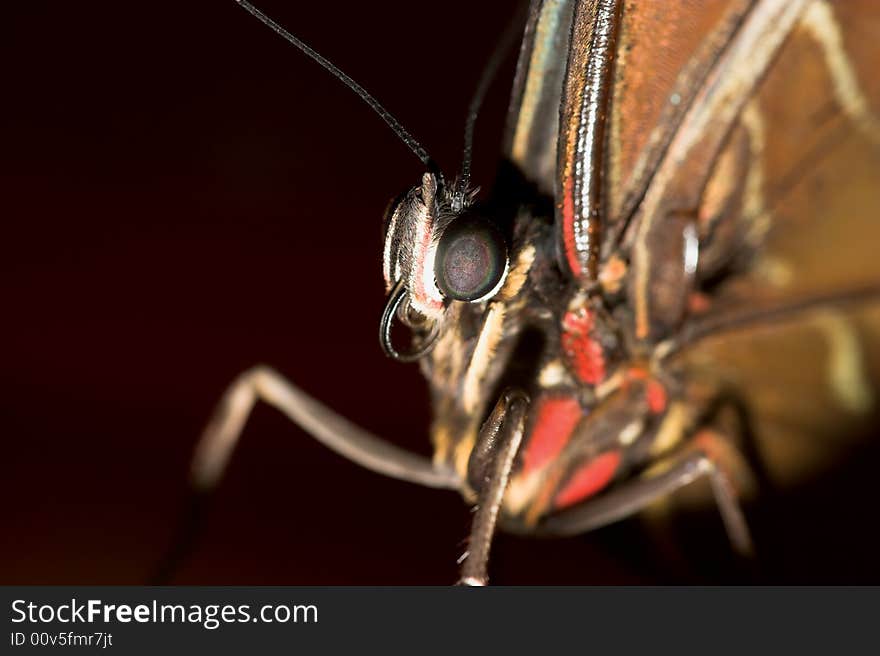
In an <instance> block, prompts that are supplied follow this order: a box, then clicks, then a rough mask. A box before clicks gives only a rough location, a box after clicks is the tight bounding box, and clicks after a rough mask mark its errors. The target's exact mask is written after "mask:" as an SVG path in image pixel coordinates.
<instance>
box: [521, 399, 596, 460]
mask: <svg viewBox="0 0 880 656" xmlns="http://www.w3.org/2000/svg"><path fill="white" fill-rule="evenodd" d="M582 416H583V411H582V410H581V405H580V403H578V401H577V399H575V398H572V397H570V396H566V397H562V398H546V399H543V400H542V401H540V404H539V406H538V412H537V419H536V420H535V424H534V427H533V428H532V434H531V436H530V437H529V443H528V446H526V452H525V455H524V456H523V474H529V473H530V472H532V471H534V470H536V469H538V468H539V467H542V466H543V465H544V464H546V463H548V462H550V461H551V460H553V459H554V458H556V456H558V455H559V453H560V452H561V451H562V449H563V447H565V444H566V443H567V442H568V440H569V438H570V437H571V434H572V431H574V427H575V426H577V423H578V422H579V421H580V420H581V417H582Z"/></svg>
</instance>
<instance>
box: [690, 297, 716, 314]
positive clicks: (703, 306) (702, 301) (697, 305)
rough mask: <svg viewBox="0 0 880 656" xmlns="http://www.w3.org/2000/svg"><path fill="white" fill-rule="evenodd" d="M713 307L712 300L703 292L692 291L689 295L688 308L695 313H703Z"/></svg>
mask: <svg viewBox="0 0 880 656" xmlns="http://www.w3.org/2000/svg"><path fill="white" fill-rule="evenodd" d="M710 307H712V301H711V299H710V298H709V296H708V295H706V294H703V293H701V292H692V293H691V294H690V295H689V296H688V310H690V311H691V312H692V313H693V314H703V313H704V312H708V311H709V308H710Z"/></svg>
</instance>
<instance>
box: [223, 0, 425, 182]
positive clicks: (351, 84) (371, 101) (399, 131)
mask: <svg viewBox="0 0 880 656" xmlns="http://www.w3.org/2000/svg"><path fill="white" fill-rule="evenodd" d="M235 1H236V2H237V3H238V4H240V5H241V6H242V8H244V9H245V11H247V12H248V13H249V14H251V15H252V16H254V17H255V18H256V19H258V20H259V21H260V22H262V23H263V24H264V25H266V26H267V27H269V28H270V29H271V30H272V31H274V32H275V33H276V34H278V35H279V36H281V37H282V38H284V39H285V40H286V41H287V42H289V43H291V44H293V45H294V46H296V47H297V48H299V49H300V50H301V51H302V52H304V53H305V54H306V55H308V56H309V57H311V58H312V59H313V60H314V61H316V62H317V63H319V64H320V65H321V66H323V67H324V69H326V70H327V71H329V72H330V74H331V75H333V76H334V77H335V78H336V79H338V80H339V81H341V82H342V83H343V84H344V85H345V86H347V87H348V88H349V89H351V90H352V91H354V92H355V93H356V94H357V95H358V96H359V97H360V99H361V100H363V101H364V102H365V103H367V104H368V105H369V106H370V107H371V108H372V110H373V111H374V112H376V113H377V114H378V115H379V116H380V117H381V118H382V120H383V121H385V122H386V123H387V124H388V125H389V126H390V127H391V129H392V130H394V134H396V135H397V136H398V137H400V140H401V141H403V143H405V144H406V145H407V146H408V147H409V149H410V150H411V151H413V152H414V153H415V155H416V157H418V158H419V159H420V160H422V163H423V164H424V165H425V166H426V167H427V168H428V169H429V170H430V171H432V172H434V173H439V170H438V168H437V165H436V164H435V163H434V160H433V159H431V156H430V155H428V152H427V151H426V150H425V149H424V148H422V146H421V144H420V143H419V142H418V141H416V140H415V139H413V137H412V135H410V133H409V132H407V131H406V129H405V128H404V127H403V126H402V125H401V124H400V123H399V122H398V120H397V119H396V118H394V117H393V116H392V115H391V114H390V113H388V110H386V109H385V108H384V107H382V105H380V104H379V101H378V100H376V99H375V98H373V96H371V95H370V94H369V93H367V91H366V89H364V88H363V87H362V86H361V85H360V84H358V83H357V82H355V81H354V80H352V79H351V78H350V77H348V75H346V74H345V73H343V72H342V71H341V70H339V69H338V68H337V67H336V66H335V65H334V64H333V63H332V62H330V61H329V60H328V59H327V58H325V57H322V56H321V55H319V54H318V53H317V52H316V51H314V50H312V49H311V48H310V47H309V46H308V45H306V44H305V43H303V42H302V41H301V40H299V39H298V38H296V37H295V36H293V34H291V33H290V32H288V31H287V30H286V29H284V28H283V27H281V25H279V24H278V23H276V22H275V21H274V20H272V19H271V18H269V17H268V16H267V15H266V14H264V13H263V12H262V11H260V10H259V9H257V8H256V7H254V6H253V5H252V4H251V3H250V2H248V1H247V0H235Z"/></svg>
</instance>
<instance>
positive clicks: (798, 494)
mask: <svg viewBox="0 0 880 656" xmlns="http://www.w3.org/2000/svg"><path fill="white" fill-rule="evenodd" d="M260 6H261V7H262V8H264V9H265V10H266V11H267V12H269V13H270V14H271V15H272V16H273V17H275V18H276V19H277V20H278V21H279V22H281V23H282V24H284V25H286V26H288V27H289V28H290V29H292V30H293V31H294V32H295V33H296V34H298V35H299V36H301V37H302V38H303V39H305V40H306V41H307V42H308V43H310V44H311V45H312V46H313V47H315V48H316V49H317V50H318V51H319V52H321V53H322V54H324V55H325V56H327V57H328V58H330V59H331V60H332V61H334V62H335V63H336V64H338V65H339V66H340V67H341V68H342V69H343V70H345V71H346V72H347V73H349V74H350V75H351V76H352V77H353V78H354V79H356V80H358V81H359V82H360V83H361V84H363V85H364V86H365V87H366V88H367V89H368V90H370V92H371V93H373V94H374V95H375V96H376V97H377V98H378V99H380V101H381V102H382V103H383V104H385V105H386V106H387V107H388V109H389V110H390V111H391V112H392V113H394V114H395V115H396V116H397V118H398V119H399V120H400V121H401V122H402V123H403V124H404V125H405V126H406V128H407V129H408V130H409V131H411V132H412V133H413V134H414V135H415V136H416V137H417V138H418V139H419V140H420V141H421V142H422V143H423V144H424V145H425V146H426V147H427V149H428V150H429V151H430V152H431V153H432V155H433V156H434V157H435V159H437V160H438V161H439V162H440V164H441V166H443V168H444V169H445V170H447V171H453V170H455V169H456V167H457V166H458V163H459V158H460V149H461V146H460V144H461V132H462V126H463V121H464V116H465V110H466V107H467V103H468V101H469V98H470V94H471V92H472V90H473V89H474V87H475V85H476V82H477V79H478V77H479V75H480V72H481V69H482V66H483V63H484V61H485V60H486V58H487V57H488V54H489V53H490V52H491V50H492V48H493V46H494V44H495V42H496V40H497V38H498V37H499V35H500V34H501V32H502V31H503V29H504V28H505V26H506V24H507V21H508V20H509V15H510V14H511V13H512V10H510V11H508V10H505V9H504V8H503V6H502V5H501V3H474V2H472V1H471V2H468V1H466V0H443V1H442V2H436V3H412V2H406V1H403V0H394V1H387V0H383V1H382V2H371V3H343V4H342V5H340V3H329V2H327V3H302V2H285V1H283V0H261V1H260ZM0 32H2V39H0V49H2V57H0V60H2V61H3V62H4V65H3V69H4V70H3V83H4V90H3V98H4V101H3V104H2V108H0V112H2V114H3V117H2V118H3V120H2V126H3V127H2V129H3V140H2V148H0V166H2V195H0V203H2V207H3V213H2V216H3V227H4V230H3V233H4V234H3V238H2V240H0V248H2V251H3V254H2V261H0V267H2V276H0V298H2V302H3V321H2V327H0V331H2V341H0V344H2V351H3V357H2V362H3V364H2V367H0V385H2V396H0V398H2V401H0V435H2V448H3V457H2V463H3V473H2V476H0V504H2V505H0V521H2V525H3V530H2V535H3V540H2V543H0V583H6V584H10V583H95V584H97V583H113V584H123V583H125V584H137V583H145V582H147V581H148V580H150V576H151V574H152V573H153V572H154V571H155V568H156V567H157V566H158V564H159V562H160V561H161V559H162V557H163V554H164V553H166V552H167V550H168V548H169V545H170V544H171V543H172V541H173V539H174V538H173V536H174V534H175V531H176V529H177V527H178V526H179V525H180V524H181V522H182V521H183V518H184V517H185V515H186V499H187V496H186V491H187V489H186V480H187V473H188V461H189V458H190V455H191V452H192V449H193V446H194V444H195V441H196V439H197V437H198V435H199V432H200V430H201V428H202V426H203V424H204V422H205V421H206V419H207V418H208V416H209V414H210V412H211V410H212V408H213V406H214V404H215V402H216V401H217V399H218V398H219V396H220V394H221V393H222V391H223V390H224V388H225V386H226V385H227V384H228V383H229V382H230V381H231V380H232V379H233V377H234V376H236V375H237V374H238V373H239V372H241V371H242V370H244V369H246V368H248V367H250V366H252V365H254V364H256V363H261V362H262V363H267V364H271V365H272V366H274V367H276V368H277V369H278V370H280V371H281V372H283V373H284V374H285V375H287V376H288V377H289V378H291V379H292V380H293V381H295V382H296V383H297V384H298V385H300V386H301V387H303V388H304V389H306V390H307V391H309V392H310V393H311V394H313V395H315V396H316V397H318V398H319V399H321V400H323V401H325V402H328V403H330V404H331V405H332V406H334V407H335V408H337V409H338V410H339V411H341V412H342V413H344V414H345V415H346V416H347V417H349V418H351V419H353V420H355V421H357V422H358V423H360V424H362V425H363V426H365V427H367V428H368V429H370V430H372V431H374V432H376V433H378V434H380V435H384V436H387V437H388V438H389V439H391V440H393V441H394V442H396V443H398V444H401V445H404V446H407V447H410V448H412V449H414V450H418V451H421V452H423V453H428V452H429V445H428V440H427V425H428V421H429V411H428V410H429V409H428V399H427V393H426V388H425V385H424V383H423V381H422V379H421V377H420V374H419V373H418V369H417V367H415V366H413V365H409V366H407V365H401V364H397V363H394V362H391V361H390V360H388V359H386V358H385V357H384V356H383V355H382V353H381V351H380V349H379V345H378V342H377V327H378V320H379V315H380V312H381V310H382V305H383V301H384V298H383V285H382V280H381V270H380V258H381V233H380V231H381V220H382V214H383V211H384V209H385V206H386V204H387V202H388V201H389V200H390V199H391V198H392V197H393V196H394V195H396V194H397V193H399V192H400V191H402V190H403V189H405V188H407V187H408V186H409V185H412V184H413V183H414V182H416V181H417V180H418V179H419V176H420V175H421V172H422V168H421V164H420V163H419V162H418V160H417V159H415V158H414V157H413V156H412V155H411V154H410V153H409V152H408V151H407V150H406V148H405V147H404V146H403V145H402V144H401V143H399V142H398V141H397V140H396V139H395V138H394V136H393V135H392V133H391V132H390V130H388V128H387V127H386V126H385V125H384V124H383V123H382V122H381V121H380V120H379V119H378V118H377V117H376V116H375V115H374V114H372V113H371V112H370V111H369V110H368V109H367V108H366V106H365V105H364V104H363V103H362V102H361V101H359V100H358V99H357V98H356V97H354V96H353V95H352V94H351V93H350V92H349V91H348V90H346V89H345V88H344V87H343V86H342V85H341V84H339V83H338V82H337V81H335V80H334V79H332V78H331V77H330V76H329V75H328V74H327V73H325V72H324V71H322V70H321V69H320V68H319V67H318V66H316V65H315V64H314V63H312V62H311V61H309V60H307V59H306V58H305V57H304V56H302V55H301V54H300V53H299V52H297V51H296V50H294V49H293V48H292V47H290V46H288V45H286V44H285V43H284V42H282V41H281V40H280V39H279V38H278V37H276V36H275V35H274V34H272V33H271V32H269V31H268V30H267V29H266V28H265V27H263V26H262V25H260V24H259V23H257V22H256V21H255V20H254V19H253V18H251V17H250V16H248V15H247V14H246V13H245V12H243V11H242V10H241V9H240V8H239V7H237V6H236V4H235V3H234V2H233V1H232V0H228V1H218V0H211V1H210V2H208V1H207V0H201V1H190V2H185V3H175V4H161V3H160V4H156V3H134V4H132V3H118V2H110V1H99V0H95V1H93V2H89V3H70V2H41V1H39V0H31V1H30V2H27V3H13V4H11V5H9V6H8V7H6V8H5V11H4V18H3V20H2V24H0ZM513 64H514V62H513V59H512V58H511V59H510V60H509V61H508V62H507V64H506V66H505V67H504V68H503V70H502V72H501V74H500V76H499V79H498V82H497V84H496V85H495V87H494V89H493V90H492V92H491V94H490V96H489V98H488V101H487V105H486V108H485V111H484V112H483V114H482V115H481V117H480V120H479V122H478V125H477V140H476V160H475V175H474V180H475V181H477V182H480V181H482V183H483V184H484V186H486V187H488V186H489V185H490V184H491V180H492V178H493V174H494V170H495V167H496V165H497V154H498V153H499V149H500V145H499V143H500V136H501V129H502V122H503V116H504V112H505V108H506V102H507V94H508V92H509V87H510V81H511V78H512V74H513ZM865 444H866V445H865V447H864V448H863V449H862V450H860V451H858V452H857V453H854V454H853V456H852V458H850V459H849V461H847V462H845V463H843V464H842V465H841V467H840V468H839V469H837V470H835V471H834V472H832V473H831V474H829V476H827V477H824V478H822V479H817V480H815V481H814V482H813V483H811V484H810V485H807V486H805V487H804V488H801V489H797V490H792V491H789V492H788V493H786V494H785V495H784V496H783V497H781V498H773V499H770V500H766V501H765V503H762V504H760V505H756V506H754V507H751V508H749V509H748V511H749V518H750V520H751V522H752V527H753V531H754V535H755V539H756V542H757V544H758V547H759V550H760V551H761V553H762V561H761V567H760V573H759V574H757V575H756V574H755V572H754V571H753V570H751V569H750V568H747V567H746V568H744V567H743V566H742V565H741V564H740V563H738V562H737V561H735V560H734V558H733V556H732V555H731V554H730V551H729V549H728V547H727V544H726V539H725V537H724V533H723V530H722V528H721V524H720V520H719V519H718V517H717V516H716V515H715V514H714V513H706V514H703V515H692V516H691V515H689V516H686V517H679V518H678V519H676V520H675V522H674V523H673V524H672V526H671V528H670V530H669V533H668V534H667V535H666V536H665V538H664V539H662V540H660V541H658V540H656V539H655V537H654V533H653V532H649V531H646V530H644V528H643V526H642V524H641V523H640V522H639V521H637V520H633V521H627V522H623V523H620V524H618V525H615V526H612V527H609V528H607V529H604V530H601V531H597V532H595V533H593V534H590V535H586V536H582V537H579V538H574V539H566V540H529V539H524V538H515V537H509V536H502V537H500V538H499V540H498V541H497V543H496V545H495V548H494V557H493V563H492V566H491V574H492V578H493V581H494V582H497V583H507V584H518V583H521V584H532V583H545V584H562V583H677V582H684V583H714V582H728V583H729V582H748V581H754V580H761V581H766V582H781V583H828V582H836V583H867V582H873V583H878V582H880V563H878V558H877V554H878V553H880V533H878V530H877V526H876V516H877V510H876V500H877V496H878V495H877V492H876V485H875V481H876V474H875V470H876V469H877V467H878V465H880V448H878V446H880V445H878V440H873V441H870V440H869V441H867V442H866V443H865ZM240 446H241V448H240V449H239V450H238V451H237V453H236V455H235V457H234V459H233V463H232V466H231V468H230V470H229V472H228V476H227V477H226V479H225V480H224V481H223V483H222V485H221V487H220V489H219V490H218V491H217V493H216V495H215V496H214V498H213V499H212V503H211V505H210V507H209V508H208V510H207V514H206V516H205V518H204V522H203V524H202V526H201V529H200V531H199V532H198V534H197V536H196V542H195V544H194V545H193V549H192V551H191V553H190V554H189V555H188V557H187V558H185V559H184V560H183V561H182V562H180V563H179V567H177V568H176V569H175V571H174V572H172V575H171V579H170V580H171V582H173V583H181V584H410V583H419V584H442V585H445V584H449V583H452V582H454V581H455V579H456V575H457V565H456V558H457V557H458V556H459V554H460V553H461V551H462V548H463V546H462V545H463V539H464V538H465V536H466V535H467V530H468V525H469V520H470V513H469V511H468V509H467V507H466V506H465V504H464V503H463V502H462V500H461V499H460V498H459V497H457V496H456V495H455V494H453V493H449V492H439V491H433V490H426V489H421V488H418V487H415V486H412V485H409V484H406V483H401V482H397V481H393V480H389V479H384V478H382V477H379V476H377V475H375V474H372V473H370V472H366V471H363V470H361V469H359V468H358V467H357V466H355V465H352V464H351V463H349V462H347V461H345V460H343V459H342V458H340V457H339V456H337V455H335V454H333V453H331V452H330V451H328V450H326V449H325V448H324V447H322V446H320V445H318V444H317V443H316V442H314V441H313V440H311V439H310V438H308V437H307V436H306V435H305V434H303V433H302V432H301V431H300V430H299V429H297V428H296V427H295V426H293V425H291V424H290V423H288V422H287V420H286V419H284V418H283V417H281V415H280V414H278V413H277V412H276V411H274V410H272V409H270V408H268V407H266V406H259V407H258V408H257V409H256V411H255V413H254V414H253V416H252V419H251V421H250V422H249V424H248V426H247V429H246V432H245V435H244V439H243V440H242V442H241V445H240ZM673 545H677V546H673Z"/></svg>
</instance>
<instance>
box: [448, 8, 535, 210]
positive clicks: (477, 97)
mask: <svg viewBox="0 0 880 656" xmlns="http://www.w3.org/2000/svg"><path fill="white" fill-rule="evenodd" d="M523 6H524V5H523V3H520V10H519V11H518V12H517V13H516V15H515V17H514V19H513V20H512V21H510V23H509V24H508V26H507V29H506V30H505V31H504V34H503V35H502V36H501V39H499V41H498V43H497V44H496V45H495V49H494V50H493V51H492V54H491V55H490V56H489V61H488V62H486V65H485V67H484V68H483V73H482V75H481V76H480V81H479V83H478V84H477V88H476V90H475V91H474V95H473V96H472V97H471V102H470V105H469V106H468V113H467V119H466V120H465V124H464V155H463V157H462V163H461V174H460V175H459V176H458V184H457V185H456V190H455V198H456V200H455V203H456V204H460V206H461V205H463V204H464V198H465V194H467V189H468V185H469V184H470V180H471V160H472V159H473V152H474V126H475V125H476V123H477V116H478V115H479V113H480V108H481V107H482V105H483V100H484V99H485V98H486V93H488V91H489V88H490V87H491V86H492V82H493V81H494V80H495V75H496V74H497V73H498V68H499V67H500V66H501V64H502V62H503V61H504V60H505V59H506V58H507V53H508V52H510V49H511V48H512V47H513V44H514V43H515V42H516V40H517V38H518V37H519V35H520V33H521V32H522V25H521V22H522V21H521V20H520V18H521V16H520V14H522V13H523V11H522V7H523ZM460 206H459V208H458V209H460V208H461V207H460Z"/></svg>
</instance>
